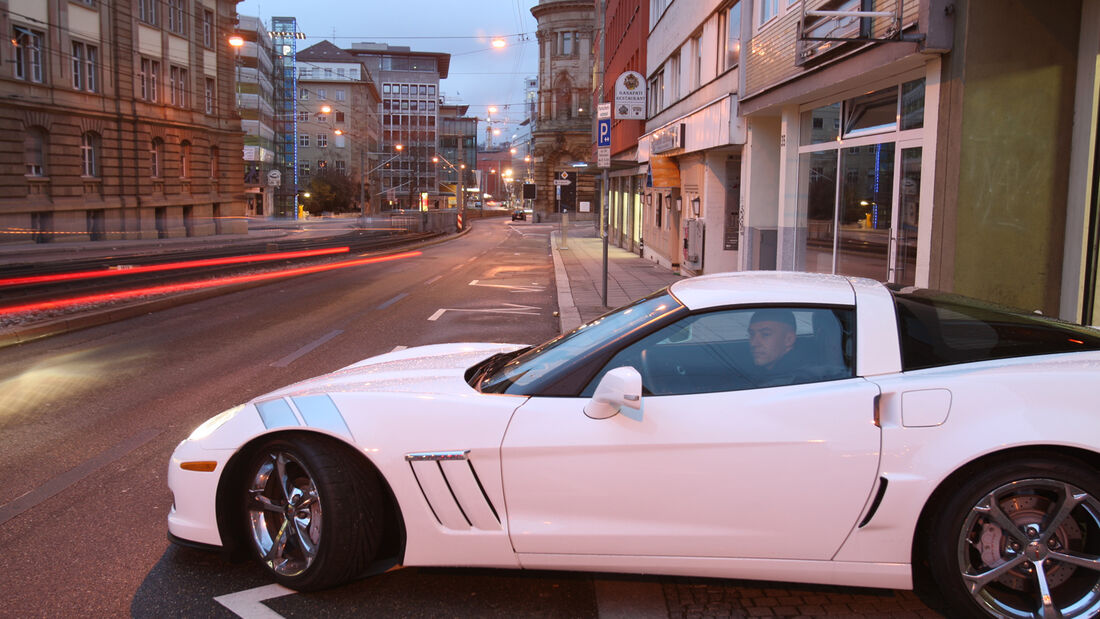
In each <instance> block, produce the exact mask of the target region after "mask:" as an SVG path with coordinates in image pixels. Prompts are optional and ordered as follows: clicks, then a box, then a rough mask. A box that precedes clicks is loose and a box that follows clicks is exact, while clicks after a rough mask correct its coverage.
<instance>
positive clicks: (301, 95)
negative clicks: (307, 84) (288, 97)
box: [298, 88, 309, 101]
mask: <svg viewBox="0 0 1100 619" xmlns="http://www.w3.org/2000/svg"><path fill="white" fill-rule="evenodd" d="M298 100H299V101H308V100H309V90H308V89H305V88H299V89H298Z"/></svg>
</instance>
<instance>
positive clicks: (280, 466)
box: [241, 435, 384, 591]
mask: <svg viewBox="0 0 1100 619" xmlns="http://www.w3.org/2000/svg"><path fill="white" fill-rule="evenodd" d="M364 469H365V467H364V465H363V464H362V463H361V462H360V461H359V460H357V459H356V457H355V455H354V454H352V453H350V451H349V448H348V447H347V446H345V445H343V444H341V443H339V442H337V441H335V440H332V439H326V438H323V437H319V436H309V435H298V436H295V437H293V438H285V439H274V440H271V441H269V442H267V443H264V444H263V445H262V446H260V448H259V449H257V450H256V452H255V453H254V454H253V456H252V457H251V458H250V459H249V461H248V465H247V467H246V469H245V471H244V476H243V477H242V485H241V494H242V496H241V517H242V518H243V520H244V522H243V524H244V531H245V542H246V544H247V545H248V546H249V547H250V548H251V551H252V554H253V556H255V557H256V558H257V559H258V560H259V562H260V564H261V565H262V566H264V568H265V569H266V570H267V571H268V572H270V573H271V574H272V576H274V578H275V580H276V581H277V582H278V583H279V584H281V585H284V586H286V587H289V588H291V589H296V590H298V591H316V590H318V589H325V588H328V587H333V586H336V585H339V584H342V583H345V582H347V581H349V580H351V579H352V578H355V577H356V576H358V575H359V574H361V573H363V572H364V570H365V569H366V567H367V566H368V565H369V564H370V563H371V562H372V561H373V560H374V559H375V555H376V554H377V552H378V547H379V542H380V540H381V537H382V522H383V516H384V509H383V503H382V499H383V494H382V489H381V487H380V485H379V482H378V478H377V476H376V475H375V474H374V473H373V471H369V470H364ZM280 479H281V480H283V482H282V483H279V480H280ZM322 516H323V517H322Z"/></svg>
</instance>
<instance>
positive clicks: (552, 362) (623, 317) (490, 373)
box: [470, 289, 683, 395]
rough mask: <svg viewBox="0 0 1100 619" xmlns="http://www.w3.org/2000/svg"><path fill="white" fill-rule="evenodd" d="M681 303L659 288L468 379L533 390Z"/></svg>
mask: <svg viewBox="0 0 1100 619" xmlns="http://www.w3.org/2000/svg"><path fill="white" fill-rule="evenodd" d="M682 307H683V306H682V305H681V304H680V302H679V301H677V300H676V299H675V297H673V296H672V295H671V294H669V293H668V290H667V289H665V290H661V291H659V292H656V293H654V294H652V295H650V296H648V297H645V298H643V299H640V300H638V301H635V302H634V303H631V304H630V305H626V306H623V307H621V308H619V309H617V310H615V311H612V312H609V313H607V314H604V315H603V316H601V317H599V318H597V319H596V320H593V321H592V322H589V323H587V324H583V325H581V326H579V327H577V328H576V329H574V330H572V331H570V332H569V333H565V334H563V335H560V336H558V337H556V338H554V339H552V340H550V341H549V342H546V343H545V344H542V345H540V346H536V347H534V348H531V349H529V350H527V351H525V352H524V353H523V354H520V355H518V356H516V357H515V358H514V359H511V360H509V361H508V362H507V363H505V364H502V365H499V366H498V367H493V365H496V364H493V365H489V366H486V368H485V370H487V371H485V370H483V371H478V372H474V374H473V375H472V376H470V382H471V384H472V385H473V386H474V387H476V388H477V389H478V390H479V391H482V392H483V393H510V394H521V395H530V394H532V393H536V392H538V389H539V386H540V385H544V384H547V383H549V382H552V381H553V380H555V379H556V378H558V377H560V376H561V375H562V373H563V372H568V371H569V369H570V368H572V367H574V366H575V364H574V363H573V362H574V361H580V360H582V359H584V358H587V357H589V356H591V355H592V354H596V353H599V352H600V351H608V350H612V349H615V348H617V347H618V343H619V342H621V341H622V340H623V338H624V337H625V336H626V335H628V334H631V333H634V332H636V331H637V330H638V329H642V328H645V327H647V326H648V325H651V324H652V323H653V322H654V321H655V320H658V319H660V318H661V317H664V316H667V315H668V314H669V313H671V312H674V311H677V310H679V309H681V308H682Z"/></svg>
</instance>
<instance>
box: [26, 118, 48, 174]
mask: <svg viewBox="0 0 1100 619" xmlns="http://www.w3.org/2000/svg"><path fill="white" fill-rule="evenodd" d="M46 136H47V133H46V130H45V129H43V128H42V127H30V128H29V129H27V134H26V135H25V136H23V163H24V164H26V169H27V176H45V175H46Z"/></svg>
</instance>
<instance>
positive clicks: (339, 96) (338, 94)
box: [336, 89, 346, 101]
mask: <svg viewBox="0 0 1100 619" xmlns="http://www.w3.org/2000/svg"><path fill="white" fill-rule="evenodd" d="M345 96H346V95H345V93H344V90H343V89H340V90H337V91H336V100H337V101H343V100H344V98H345Z"/></svg>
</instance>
